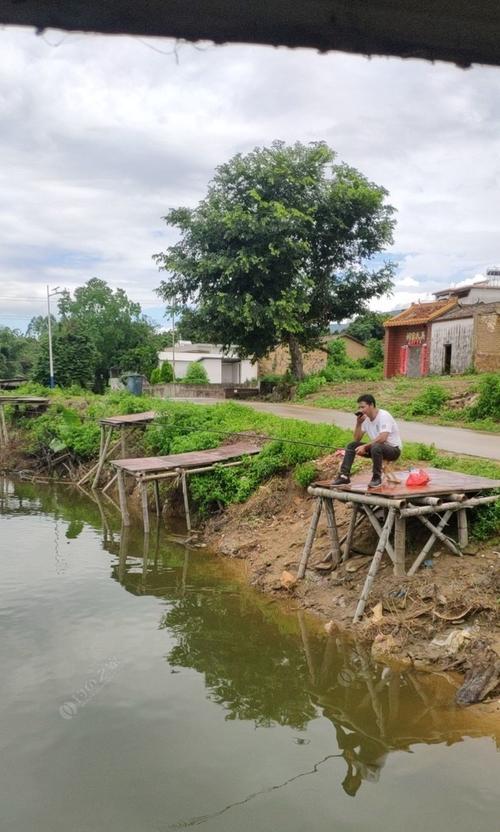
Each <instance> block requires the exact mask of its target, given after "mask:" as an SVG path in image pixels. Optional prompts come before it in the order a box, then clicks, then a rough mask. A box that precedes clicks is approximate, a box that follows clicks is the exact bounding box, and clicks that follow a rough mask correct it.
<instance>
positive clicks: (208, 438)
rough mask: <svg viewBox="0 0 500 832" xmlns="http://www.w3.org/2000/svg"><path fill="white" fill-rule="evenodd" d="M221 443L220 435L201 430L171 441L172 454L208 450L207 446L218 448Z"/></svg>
mask: <svg viewBox="0 0 500 832" xmlns="http://www.w3.org/2000/svg"><path fill="white" fill-rule="evenodd" d="M220 443H221V438H220V435H217V434H216V433H208V431H203V430H200V431H198V432H197V433H194V432H193V433H189V434H187V436H177V437H175V439H173V440H172V441H171V443H170V451H169V453H171V454H183V453H187V452H188V451H206V450H207V448H217V446H218V445H220Z"/></svg>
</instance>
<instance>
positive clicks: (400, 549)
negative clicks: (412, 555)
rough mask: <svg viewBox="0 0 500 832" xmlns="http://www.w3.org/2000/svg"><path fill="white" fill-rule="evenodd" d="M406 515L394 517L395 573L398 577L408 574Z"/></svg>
mask: <svg viewBox="0 0 500 832" xmlns="http://www.w3.org/2000/svg"><path fill="white" fill-rule="evenodd" d="M405 555H406V517H401V515H399V514H396V516H395V518H394V574H395V576H396V577H397V578H402V577H403V575H406V565H405Z"/></svg>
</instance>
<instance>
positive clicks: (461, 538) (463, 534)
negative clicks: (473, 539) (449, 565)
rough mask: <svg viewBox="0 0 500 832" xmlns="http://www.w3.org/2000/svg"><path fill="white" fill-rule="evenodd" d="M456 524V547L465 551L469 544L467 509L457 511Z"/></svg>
mask: <svg viewBox="0 0 500 832" xmlns="http://www.w3.org/2000/svg"><path fill="white" fill-rule="evenodd" d="M457 524H458V545H459V546H460V548H461V549H465V547H466V546H468V544H469V529H468V527H467V509H465V508H459V509H458V511H457Z"/></svg>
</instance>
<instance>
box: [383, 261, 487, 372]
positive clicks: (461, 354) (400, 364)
mask: <svg viewBox="0 0 500 832" xmlns="http://www.w3.org/2000/svg"><path fill="white" fill-rule="evenodd" d="M486 276H487V279H486V280H484V281H481V282H479V283H474V284H471V285H469V286H461V287H459V288H457V287H453V288H450V289H443V290H441V291H439V292H436V293H435V295H434V296H435V298H436V300H435V301H432V302H430V303H414V304H412V305H411V306H410V307H409V308H408V309H405V310H404V311H403V312H401V313H399V314H398V315H395V316H394V317H393V318H389V320H387V321H386V322H385V324H384V326H385V345H384V376H385V378H391V377H392V376H395V375H406V376H412V377H415V376H424V375H428V374H433V375H439V374H444V375H448V374H450V373H464V372H466V371H467V370H469V369H472V368H473V369H475V370H479V371H492V370H499V369H500V318H499V314H500V280H499V278H500V269H488V271H487V273H486Z"/></svg>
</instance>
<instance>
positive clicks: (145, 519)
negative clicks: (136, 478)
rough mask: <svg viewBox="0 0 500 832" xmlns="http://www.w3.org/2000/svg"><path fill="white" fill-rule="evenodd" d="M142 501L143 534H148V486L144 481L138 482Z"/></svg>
mask: <svg viewBox="0 0 500 832" xmlns="http://www.w3.org/2000/svg"><path fill="white" fill-rule="evenodd" d="M139 490H140V492H141V503H142V520H143V523H144V534H149V511H148V486H147V484H146V483H145V482H139Z"/></svg>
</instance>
